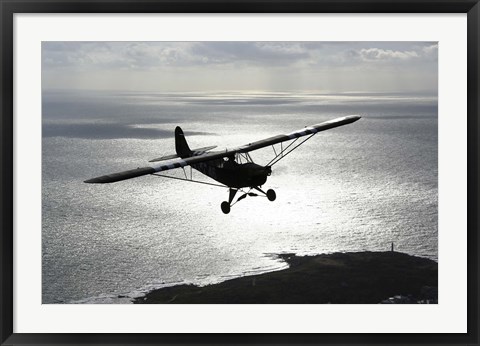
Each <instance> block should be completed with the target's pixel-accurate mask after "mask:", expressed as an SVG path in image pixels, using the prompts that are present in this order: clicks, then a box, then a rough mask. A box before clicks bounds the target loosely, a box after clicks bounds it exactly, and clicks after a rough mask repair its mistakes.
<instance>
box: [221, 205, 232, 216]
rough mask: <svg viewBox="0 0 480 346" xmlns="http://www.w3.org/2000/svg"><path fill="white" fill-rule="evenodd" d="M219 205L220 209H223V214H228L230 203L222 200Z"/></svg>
mask: <svg viewBox="0 0 480 346" xmlns="http://www.w3.org/2000/svg"><path fill="white" fill-rule="evenodd" d="M220 207H221V208H222V211H223V213H224V214H228V213H229V212H230V203H228V202H222V204H221V205H220Z"/></svg>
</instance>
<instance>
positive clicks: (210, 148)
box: [148, 145, 217, 162]
mask: <svg viewBox="0 0 480 346" xmlns="http://www.w3.org/2000/svg"><path fill="white" fill-rule="evenodd" d="M216 147H217V146H216V145H212V146H209V147H204V148H198V149H193V150H192V154H193V155H192V156H197V155H201V154H204V153H205V152H207V151H209V150H212V149H215V148H216ZM177 157H178V155H177V154H172V155H166V156H162V157H158V158H156V159H152V160H150V161H148V162H158V161H165V160H171V159H176V158H177Z"/></svg>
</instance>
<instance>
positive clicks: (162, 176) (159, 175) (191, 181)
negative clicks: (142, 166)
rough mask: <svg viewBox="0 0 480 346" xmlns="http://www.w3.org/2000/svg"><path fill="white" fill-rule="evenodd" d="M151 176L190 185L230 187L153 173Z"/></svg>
mask: <svg viewBox="0 0 480 346" xmlns="http://www.w3.org/2000/svg"><path fill="white" fill-rule="evenodd" d="M150 175H154V176H156V177H161V178H169V179H175V180H183V181H188V182H190V183H198V184H205V185H211V186H217V187H223V188H228V186H226V185H220V184H213V183H207V182H205V181H199V180H193V179H185V178H177V177H172V176H169V175H164V174H158V173H152V174H150Z"/></svg>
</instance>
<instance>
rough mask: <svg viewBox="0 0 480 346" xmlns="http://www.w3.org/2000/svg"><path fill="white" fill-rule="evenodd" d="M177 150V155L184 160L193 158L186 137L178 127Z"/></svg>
mask: <svg viewBox="0 0 480 346" xmlns="http://www.w3.org/2000/svg"><path fill="white" fill-rule="evenodd" d="M175 150H176V152H177V155H178V156H180V157H181V158H182V159H183V158H185V157H190V156H192V151H191V150H190V147H189V146H188V144H187V140H186V139H185V135H184V134H183V131H182V129H181V128H180V126H177V127H176V128H175Z"/></svg>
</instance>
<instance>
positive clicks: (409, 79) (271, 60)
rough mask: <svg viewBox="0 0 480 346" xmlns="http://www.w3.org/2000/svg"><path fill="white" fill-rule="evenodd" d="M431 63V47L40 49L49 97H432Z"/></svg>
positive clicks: (83, 45)
mask: <svg viewBox="0 0 480 346" xmlns="http://www.w3.org/2000/svg"><path fill="white" fill-rule="evenodd" d="M437 62H438V44H437V43H434V42H237V41H234V42H43V43H42V73H43V78H42V83H43V86H44V87H45V88H50V89H56V88H68V87H69V86H70V87H73V88H85V89H109V88H113V89H116V90H118V89H123V90H138V89H141V90H207V89H211V90H239V89H241V90H244V89H248V90H257V89H262V90H263V89H267V90H270V89H272V88H273V89H275V90H282V89H284V90H287V89H292V88H294V89H302V88H305V89H332V88H333V89H346V90H353V89H352V88H354V89H358V87H356V85H357V84H358V83H359V81H362V85H365V87H364V88H368V87H369V86H375V88H377V89H379V88H380V89H381V88H382V86H381V85H380V84H382V83H383V84H385V88H386V89H398V88H400V83H403V84H402V86H401V87H402V88H403V89H405V88H408V87H409V86H410V85H420V84H421V85H424V86H423V87H422V88H424V89H432V88H436V83H437V79H436V74H437V66H438V64H437ZM400 69H401V72H399V71H400ZM399 73H400V74H399ZM421 76H422V77H421ZM402 79H404V80H405V82H401V81H400V80H402ZM419 79H421V80H419ZM380 81H385V82H382V83H380ZM390 81H393V82H390ZM422 81H423V82H422ZM427 81H428V86H427ZM421 82H422V83H421ZM389 83H390V84H392V83H395V85H394V86H389V85H387V84H389ZM403 85H405V86H403ZM362 90H363V89H362Z"/></svg>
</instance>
